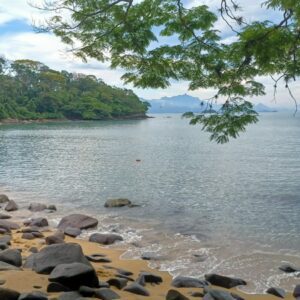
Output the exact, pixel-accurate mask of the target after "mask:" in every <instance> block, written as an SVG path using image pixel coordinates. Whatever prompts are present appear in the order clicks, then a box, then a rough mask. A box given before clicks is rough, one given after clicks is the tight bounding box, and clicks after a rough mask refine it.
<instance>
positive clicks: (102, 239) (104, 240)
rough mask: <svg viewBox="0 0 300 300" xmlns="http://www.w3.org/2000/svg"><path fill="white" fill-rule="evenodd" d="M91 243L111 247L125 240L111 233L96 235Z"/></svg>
mask: <svg viewBox="0 0 300 300" xmlns="http://www.w3.org/2000/svg"><path fill="white" fill-rule="evenodd" d="M89 241H90V242H93V243H98V244H102V245H111V244H114V243H115V242H117V241H123V238H122V237H121V236H120V235H117V234H111V233H94V234H92V235H91V236H90V238H89Z"/></svg>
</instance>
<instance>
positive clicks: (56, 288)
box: [47, 282, 71, 293]
mask: <svg viewBox="0 0 300 300" xmlns="http://www.w3.org/2000/svg"><path fill="white" fill-rule="evenodd" d="M70 291H71V290H70V289H69V288H68V287H66V286H64V285H62V284H60V283H58V282H50V283H49V284H48V286H47V292H48V293H60V292H70Z"/></svg>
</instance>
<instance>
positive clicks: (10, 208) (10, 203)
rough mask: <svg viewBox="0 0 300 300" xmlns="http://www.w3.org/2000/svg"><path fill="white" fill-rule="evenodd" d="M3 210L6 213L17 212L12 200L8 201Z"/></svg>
mask: <svg viewBox="0 0 300 300" xmlns="http://www.w3.org/2000/svg"><path fill="white" fill-rule="evenodd" d="M4 209H5V210H6V211H15V210H18V205H17V204H16V202H15V201H14V200H9V201H8V202H7V205H6V206H5V208H4Z"/></svg>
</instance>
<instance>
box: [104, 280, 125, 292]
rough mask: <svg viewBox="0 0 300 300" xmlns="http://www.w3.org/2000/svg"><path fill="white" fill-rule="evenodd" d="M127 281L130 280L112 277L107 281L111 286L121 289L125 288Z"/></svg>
mask: <svg viewBox="0 0 300 300" xmlns="http://www.w3.org/2000/svg"><path fill="white" fill-rule="evenodd" d="M127 282H128V280H127V279H125V278H111V279H109V280H107V283H108V284H109V285H110V286H114V287H116V288H117V289H119V290H121V289H122V288H124V287H125V286H126V285H127Z"/></svg>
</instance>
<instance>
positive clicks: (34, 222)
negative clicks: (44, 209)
mask: <svg viewBox="0 0 300 300" xmlns="http://www.w3.org/2000/svg"><path fill="white" fill-rule="evenodd" d="M24 225H25V226H36V227H46V226H48V225H49V223H48V220H47V219H46V218H34V219H31V220H28V221H25V222H24Z"/></svg>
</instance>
